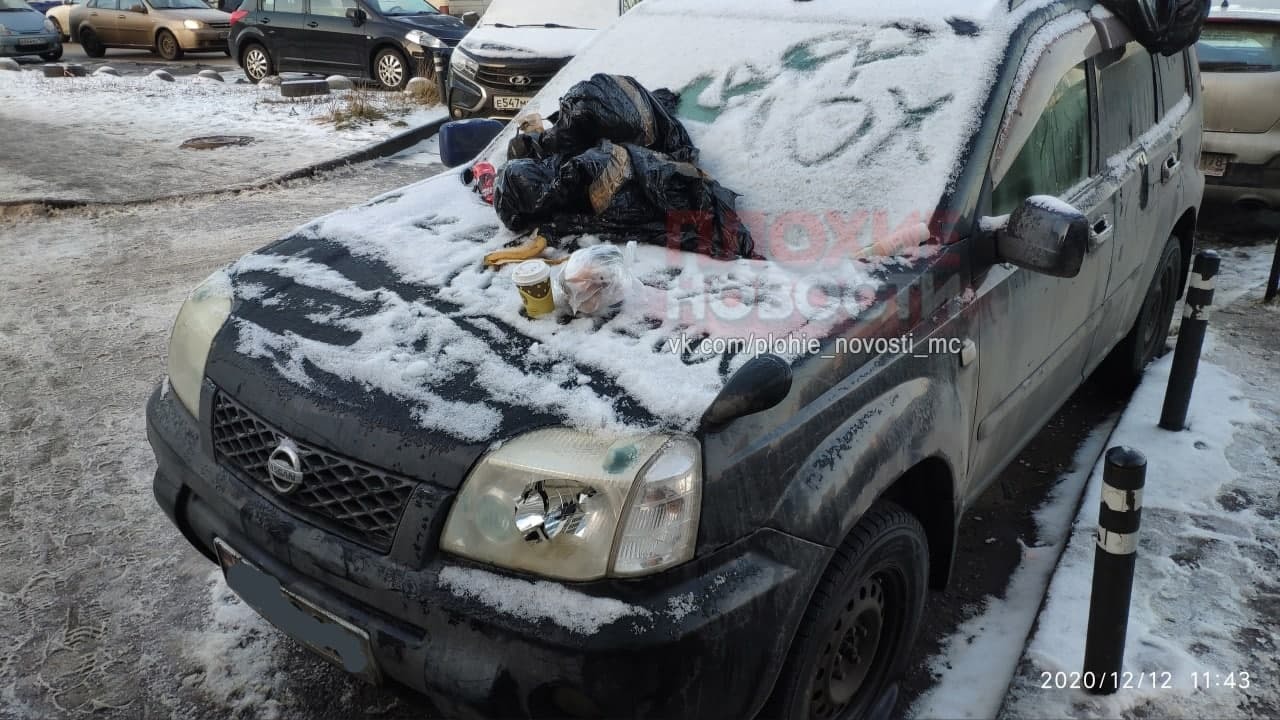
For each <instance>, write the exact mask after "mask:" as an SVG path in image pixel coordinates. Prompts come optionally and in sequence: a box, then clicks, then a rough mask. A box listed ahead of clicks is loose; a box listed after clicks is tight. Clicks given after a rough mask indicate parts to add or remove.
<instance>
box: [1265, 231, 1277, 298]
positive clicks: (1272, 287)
mask: <svg viewBox="0 0 1280 720" xmlns="http://www.w3.org/2000/svg"><path fill="white" fill-rule="evenodd" d="M1277 293H1280V237H1277V238H1276V254H1275V257H1273V258H1272V259H1271V277H1270V278H1269V279H1268V280H1267V296H1266V298H1265V300H1266V302H1271V301H1272V300H1274V299H1275V297H1276V294H1277Z"/></svg>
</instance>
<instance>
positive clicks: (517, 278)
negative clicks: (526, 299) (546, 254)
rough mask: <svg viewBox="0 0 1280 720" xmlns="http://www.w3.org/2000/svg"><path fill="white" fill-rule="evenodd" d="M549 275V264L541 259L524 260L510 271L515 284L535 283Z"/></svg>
mask: <svg viewBox="0 0 1280 720" xmlns="http://www.w3.org/2000/svg"><path fill="white" fill-rule="evenodd" d="M550 277H551V266H550V265H548V264H547V263H546V262H545V261H543V260H525V261H524V262H522V263H520V264H519V265H517V266H516V269H515V270H513V271H512V272H511V279H512V281H514V282H515V284H517V285H536V284H538V283H540V282H542V281H543V280H546V279H548V278H550Z"/></svg>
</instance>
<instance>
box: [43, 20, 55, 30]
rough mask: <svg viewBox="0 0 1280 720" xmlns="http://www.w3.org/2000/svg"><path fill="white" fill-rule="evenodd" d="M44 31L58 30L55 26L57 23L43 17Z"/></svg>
mask: <svg viewBox="0 0 1280 720" xmlns="http://www.w3.org/2000/svg"><path fill="white" fill-rule="evenodd" d="M44 31H45V32H51V33H54V32H58V26H57V25H54V24H53V21H52V20H50V19H48V18H45V20H44Z"/></svg>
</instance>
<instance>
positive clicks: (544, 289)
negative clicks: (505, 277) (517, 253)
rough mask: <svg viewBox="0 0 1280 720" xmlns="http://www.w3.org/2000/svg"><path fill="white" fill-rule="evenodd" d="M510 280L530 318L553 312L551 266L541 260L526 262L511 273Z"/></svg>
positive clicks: (554, 301)
mask: <svg viewBox="0 0 1280 720" xmlns="http://www.w3.org/2000/svg"><path fill="white" fill-rule="evenodd" d="M511 280H512V281H513V282H515V284H516V289H517V290H519V291H520V299H521V300H523V301H524V311H525V313H527V314H528V315H529V317H531V318H536V317H541V316H543V315H546V314H548V313H552V312H555V309H556V300H555V298H554V297H553V296H552V295H551V266H550V265H548V264H547V263H546V262H544V261H542V260H526V261H524V262H522V263H520V264H519V265H517V266H516V268H515V270H513V271H512V272H511Z"/></svg>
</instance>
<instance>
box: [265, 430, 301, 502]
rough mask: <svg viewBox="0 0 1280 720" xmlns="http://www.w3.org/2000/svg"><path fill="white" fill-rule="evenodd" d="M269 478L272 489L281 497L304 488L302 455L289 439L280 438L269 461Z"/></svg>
mask: <svg viewBox="0 0 1280 720" xmlns="http://www.w3.org/2000/svg"><path fill="white" fill-rule="evenodd" d="M267 476H268V477H269V478H270V479H271V488H272V489H273V490H275V491H276V492H278V493H280V494H281V495H288V494H290V493H293V492H295V491H297V489H298V488H300V487H302V455H301V453H299V452H298V446H297V445H295V444H294V442H293V441H292V440H290V439H289V438H287V437H286V438H280V442H279V444H277V445H276V449H275V450H272V451H271V457H269V458H268V459H267Z"/></svg>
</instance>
